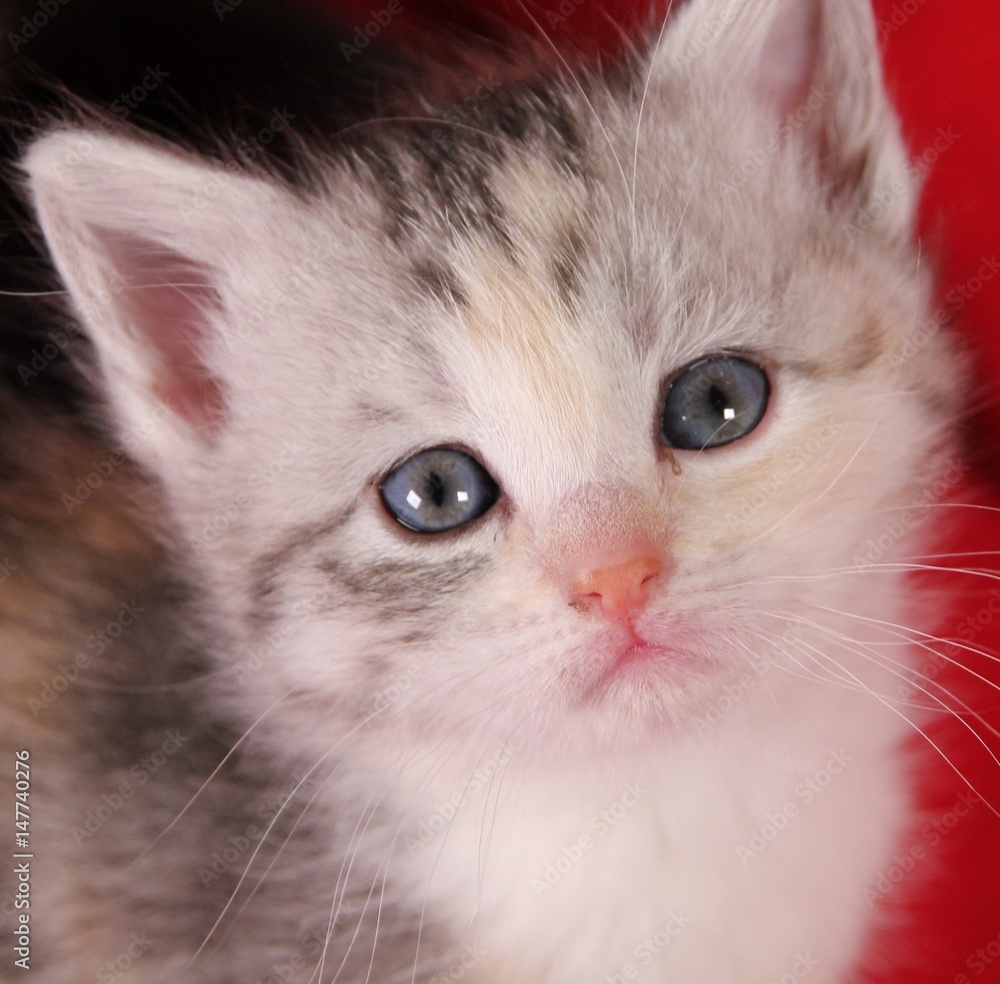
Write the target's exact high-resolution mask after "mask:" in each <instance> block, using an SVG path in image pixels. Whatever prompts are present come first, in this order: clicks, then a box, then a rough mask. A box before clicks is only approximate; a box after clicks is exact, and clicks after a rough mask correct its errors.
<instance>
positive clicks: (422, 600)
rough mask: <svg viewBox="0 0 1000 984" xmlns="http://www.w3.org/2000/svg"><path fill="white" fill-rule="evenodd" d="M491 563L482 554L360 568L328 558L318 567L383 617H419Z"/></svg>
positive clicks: (340, 559)
mask: <svg viewBox="0 0 1000 984" xmlns="http://www.w3.org/2000/svg"><path fill="white" fill-rule="evenodd" d="M488 564H489V559H488V558H487V557H485V556H483V555H482V554H476V553H465V554H460V555H459V556H457V557H453V558H449V559H448V560H443V561H424V562H421V561H413V562H411V561H398V560H393V561H381V562H378V563H375V564H368V565H363V566H362V565H357V564H354V563H351V561H350V560H348V559H345V558H340V557H326V558H324V559H323V560H322V561H320V563H319V565H318V567H319V570H321V571H322V572H323V574H325V575H326V576H327V577H329V578H331V579H332V580H333V581H335V582H336V583H337V585H338V586H340V587H342V588H345V589H346V590H347V591H349V592H350V593H351V594H353V595H355V596H356V597H358V598H359V599H363V600H364V601H366V602H368V603H369V604H373V605H377V606H378V608H379V612H380V614H386V613H392V614H397V615H409V614H416V613H417V612H423V611H426V609H427V608H428V606H430V605H433V604H435V603H436V602H438V601H439V600H440V599H441V598H442V597H445V596H447V595H451V594H454V593H456V592H458V591H460V590H461V589H463V588H464V587H466V586H467V585H468V584H469V583H470V581H472V580H473V579H475V578H477V577H478V576H479V575H481V574H482V573H483V572H484V571H485V569H486V568H487V566H488Z"/></svg>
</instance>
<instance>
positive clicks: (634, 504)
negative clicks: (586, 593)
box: [549, 483, 667, 572]
mask: <svg viewBox="0 0 1000 984" xmlns="http://www.w3.org/2000/svg"><path fill="white" fill-rule="evenodd" d="M556 513H557V515H556V516H555V517H554V519H553V522H552V524H551V527H550V543H549V555H550V557H551V559H552V561H554V562H555V563H556V564H557V565H558V566H559V567H560V568H561V570H562V571H563V572H565V571H566V568H567V566H571V567H573V568H576V569H580V570H582V569H590V568H596V567H607V566H613V565H615V564H617V563H621V562H624V561H626V560H628V559H629V557H630V556H632V555H633V554H634V553H635V550H636V546H637V545H639V544H641V545H645V546H646V547H647V548H648V549H649V550H653V551H655V550H662V549H663V548H664V547H665V544H666V539H667V528H666V518H665V515H664V512H663V510H662V509H661V508H660V507H659V503H658V501H657V499H656V497H655V495H654V494H653V493H652V492H650V491H643V490H641V489H639V488H638V487H636V486H633V485H626V484H622V483H613V484H612V483H588V484H586V485H582V486H579V487H578V488H577V489H575V490H574V491H573V492H572V493H570V494H569V495H567V496H566V497H565V499H564V500H563V501H562V502H561V503H560V504H559V506H558V507H557V510H556Z"/></svg>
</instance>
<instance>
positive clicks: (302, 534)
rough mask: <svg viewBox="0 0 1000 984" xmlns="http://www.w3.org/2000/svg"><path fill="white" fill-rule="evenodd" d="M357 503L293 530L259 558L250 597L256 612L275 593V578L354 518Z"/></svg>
mask: <svg viewBox="0 0 1000 984" xmlns="http://www.w3.org/2000/svg"><path fill="white" fill-rule="evenodd" d="M356 508H357V503H356V502H352V503H351V504H350V505H349V506H348V507H347V508H346V509H342V510H341V511H340V512H337V513H334V514H333V515H332V516H327V517H325V518H324V519H321V520H319V521H318V522H315V523H304V524H302V525H301V526H296V527H294V528H293V529H292V530H290V531H289V532H288V533H286V534H285V536H283V537H282V539H281V540H280V542H279V543H278V544H277V545H276V546H274V547H272V548H271V549H270V550H268V551H267V552H266V553H264V554H262V555H261V556H260V557H259V558H258V560H257V561H256V562H255V563H254V564H253V575H252V588H251V593H252V597H253V600H254V602H255V608H257V609H258V610H259V611H263V610H266V609H267V608H268V607H269V606H268V604H267V602H268V600H269V598H270V596H271V594H272V592H273V591H274V586H275V578H276V575H277V574H278V573H279V572H280V571H282V570H283V569H284V568H285V567H287V566H288V565H289V563H291V561H292V559H293V558H294V557H295V556H296V554H298V553H299V552H300V551H302V550H305V549H307V548H308V547H311V546H313V545H314V544H315V542H316V541H317V540H318V539H321V538H323V537H327V536H329V535H330V534H331V533H333V532H335V531H336V530H338V529H340V527H341V526H343V525H344V524H345V523H346V522H347V521H348V520H349V519H350V518H351V516H352V515H353V514H354V510H355V509H356Z"/></svg>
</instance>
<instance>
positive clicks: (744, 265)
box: [27, 3, 952, 754]
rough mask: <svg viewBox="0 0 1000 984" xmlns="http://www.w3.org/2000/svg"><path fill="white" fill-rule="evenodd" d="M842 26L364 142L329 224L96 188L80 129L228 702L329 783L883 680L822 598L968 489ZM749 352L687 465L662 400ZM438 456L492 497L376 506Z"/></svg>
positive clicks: (100, 311)
mask: <svg viewBox="0 0 1000 984" xmlns="http://www.w3.org/2000/svg"><path fill="white" fill-rule="evenodd" d="M806 8H810V9H811V10H812V12H811V13H810V12H809V10H807V9H806ZM845 11H846V5H845V7H843V8H838V9H837V10H836V11H835V10H834V9H833V4H829V5H828V6H827V7H824V9H823V12H822V14H821V15H820V14H817V13H816V11H815V9H814V8H813V5H809V4H804V3H803V4H793V3H788V4H779V3H775V4H773V5H771V8H769V12H765V13H763V14H762V19H761V22H760V24H761V25H763V26H759V27H758V29H757V30H756V32H752V33H751V34H747V33H746V32H745V31H743V33H739V31H738V30H737V29H738V28H740V29H745V28H746V27H747V25H746V24H742V21H741V17H737V20H736V22H735V26H734V27H733V28H732V29H727V30H724V31H722V32H721V34H719V35H718V36H716V37H714V39H713V41H712V43H711V44H710V45H708V46H707V48H706V50H704V51H702V50H700V49H699V48H698V45H696V44H695V43H694V42H695V41H696V40H697V38H698V37H700V36H701V35H700V34H699V29H700V28H702V27H704V24H705V23H706V19H708V20H711V18H712V17H713V16H715V15H717V14H718V13H719V11H718V10H717V9H716V8H715V7H714V6H713V5H712V4H710V3H703V4H692V5H691V7H690V8H689V9H686V11H685V12H684V13H683V14H682V15H680V16H679V17H678V18H677V20H676V23H674V24H670V25H668V27H667V30H666V31H665V32H664V37H663V39H662V41H661V43H660V44H659V46H658V48H657V50H656V51H655V52H654V53H653V54H652V55H651V56H650V58H649V59H647V60H645V61H644V62H643V63H642V64H641V65H639V66H638V67H637V68H636V69H635V71H634V75H633V76H632V77H631V78H630V79H629V80H627V81H624V82H623V81H622V79H621V78H618V79H617V80H615V81H614V82H613V83H610V82H609V83H605V82H604V81H602V80H600V79H597V78H594V79H588V80H586V81H584V82H582V83H580V82H577V81H576V80H574V79H569V78H567V79H566V80H564V81H563V82H562V83H560V84H557V85H555V86H553V87H551V90H547V93H546V98H545V100H541V99H540V98H539V95H538V90H537V89H535V88H532V87H531V86H529V85H524V84H519V83H511V84H509V85H507V86H505V87H503V88H502V89H501V90H499V91H497V92H496V93H494V94H493V96H492V98H491V100H490V101H489V102H488V103H483V105H482V106H481V108H480V110H479V113H478V115H477V117H476V118H475V120H474V124H475V125H470V126H467V127H454V128H446V129H444V130H443V131H440V130H437V131H434V133H433V134H431V135H428V133H427V130H426V128H423V127H420V126H407V125H399V126H394V125H384V126H381V127H378V126H376V127H372V128H371V130H372V133H371V134H366V135H365V136H364V137H363V139H362V140H361V141H359V142H354V141H352V142H350V143H346V144H345V146H344V147H343V148H341V151H340V156H339V157H334V158H331V159H330V160H328V161H326V163H325V164H324V165H323V168H324V169H325V170H324V177H323V181H322V188H320V189H318V190H317V189H314V190H311V191H309V192H306V193H299V194H293V193H292V192H290V191H288V190H285V189H284V188H282V187H280V186H279V185H277V184H276V183H274V182H268V181H266V180H264V179H262V178H259V177H252V176H247V175H242V174H238V173H235V172H233V171H229V170H223V169H212V168H210V167H209V166H207V165H205V164H203V163H200V162H196V161H192V160H188V159H186V158H183V157H181V156H179V155H176V154H173V153H171V152H168V151H165V150H160V149H155V148H150V147H146V146H141V145H136V144H130V143H126V142H123V141H120V140H114V139H111V138H106V137H105V138H98V137H91V138H90V139H91V140H92V141H93V143H94V149H93V150H92V151H91V152H90V153H89V155H88V156H87V157H86V159H85V160H84V161H83V162H82V163H79V164H76V165H74V166H72V167H68V166H65V163H64V162H65V160H66V159H67V155H68V153H69V150H70V147H71V141H73V140H79V139H80V136H79V134H77V135H75V136H74V135H72V134H67V133H57V134H54V135H51V136H49V137H48V138H45V139H43V140H42V141H40V142H39V143H38V144H37V145H36V146H35V148H34V149H33V151H32V153H31V155H30V156H29V159H28V163H27V168H28V171H29V174H30V176H31V180H32V189H33V194H34V195H35V199H36V201H37V203H38V207H39V212H40V215H41V219H42V223H43V226H44V227H45V230H46V233H47V235H48V237H49V240H50V243H51V244H52V247H53V252H54V254H55V257H56V260H57V263H58V264H59V266H60V269H61V271H62V273H63V275H64V277H65V279H66V281H67V283H68V284H69V286H70V288H71V290H72V291H73V292H74V295H75V298H76V302H77V304H78V305H79V306H80V307H81V309H82V310H83V311H84V313H85V314H88V317H89V320H90V322H91V324H92V326H93V330H94V334H95V338H96V341H97V343H98V355H99V359H100V362H101V367H102V370H103V372H104V373H105V374H106V376H107V378H108V380H109V382H108V387H109V391H110V396H111V400H112V404H113V406H114V407H115V408H116V410H117V412H118V414H119V416H120V419H121V420H122V422H123V427H124V428H125V429H128V427H129V426H131V427H135V426H136V424H137V422H139V421H142V420H144V419H147V418H150V417H152V416H153V415H154V414H155V413H156V410H157V408H158V407H159V406H160V405H161V404H162V402H163V401H166V402H168V403H171V404H172V406H173V407H174V412H173V413H172V414H171V415H170V416H169V417H168V418H167V419H166V420H164V421H162V423H161V424H159V425H157V426H156V428H154V432H153V434H152V435H151V437H150V439H149V440H148V442H144V443H143V444H142V446H141V449H140V451H139V452H138V453H139V454H140V456H141V457H142V459H143V461H144V463H145V464H146V465H147V466H148V467H149V468H150V469H151V470H152V471H154V472H155V473H156V474H157V475H158V476H159V478H160V480H161V481H162V483H163V485H164V487H165V489H166V492H167V495H168V499H169V502H170V504H171V507H172V509H173V511H174V513H175V520H176V523H177V526H178V528H179V529H180V530H181V533H182V537H183V539H184V541H185V544H186V549H187V551H188V553H189V554H190V556H191V562H192V564H193V565H194V567H195V569H196V571H197V572H198V576H199V577H200V578H201V579H202V582H203V583H204V585H205V589H206V599H207V605H206V608H207V610H208V612H209V616H208V617H209V618H210V619H211V620H212V621H213V622H214V624H215V625H216V626H217V628H218V631H219V632H220V634H221V635H222V637H223V638H224V639H225V646H224V649H225V651H226V652H227V653H228V659H229V660H230V664H229V668H230V669H231V672H232V678H231V680H229V685H230V690H231V693H232V694H233V695H234V697H235V699H237V700H243V701H245V702H246V705H247V706H249V707H255V708H257V710H258V712H259V711H260V710H262V709H263V708H265V707H267V706H269V705H271V704H273V703H274V702H275V701H278V700H282V701H283V704H282V716H281V723H280V727H282V728H286V729H289V730H290V731H291V732H292V733H293V735H294V737H295V739H296V741H297V742H298V743H299V744H300V745H305V746H315V747H316V748H318V749H327V748H329V747H330V744H331V740H332V739H334V738H336V737H338V736H339V735H341V734H343V733H346V732H349V731H352V730H353V729H355V728H356V727H357V726H358V725H359V724H361V723H362V722H364V723H365V733H366V734H371V735H377V736H380V738H381V739H385V738H388V739H390V740H393V741H395V740H397V739H398V738H399V737H400V736H406V737H407V738H412V737H413V736H414V735H415V734H420V735H422V736H423V738H424V739H425V740H428V741H430V742H432V743H433V742H436V741H442V740H444V741H466V740H472V741H473V743H474V744H476V745H477V747H480V746H482V744H483V741H487V740H488V741H489V742H490V747H492V745H493V744H495V742H496V741H497V740H505V739H507V738H510V737H512V736H517V737H518V738H519V739H522V740H524V739H526V744H527V745H529V746H530V747H532V748H535V749H538V750H539V751H540V752H546V753H547V752H548V751H550V750H551V749H553V748H561V747H565V746H569V747H573V748H575V749H600V750H608V749H613V748H617V747H621V745H622V744H623V743H624V744H631V743H636V742H638V743H643V742H647V741H650V740H656V741H662V733H663V731H664V729H668V730H670V731H682V730H684V729H686V728H689V727H690V726H691V722H692V721H693V720H694V719H695V718H696V717H697V716H698V715H699V714H700V713H702V712H703V711H704V709H705V708H707V707H709V706H711V705H712V703H713V702H714V701H715V700H717V697H718V694H719V693H720V692H721V691H722V688H723V687H724V686H725V684H726V683H727V682H729V681H731V680H732V679H733V678H734V677H736V676H739V675H740V674H742V673H745V672H746V671H747V669H748V668H749V667H751V666H753V665H754V657H755V655H756V654H760V653H761V652H762V651H763V652H766V653H767V656H766V658H767V659H768V660H769V661H772V662H774V663H776V664H778V665H781V666H783V668H784V669H786V670H788V671H789V672H788V674H787V675H785V676H782V677H781V679H779V680H777V682H776V683H775V687H776V688H777V689H778V691H779V692H780V691H781V689H782V688H783V686H785V685H791V684H792V683H794V680H795V678H794V676H793V674H798V675H799V676H802V675H805V676H807V677H810V676H813V677H819V678H820V679H821V680H828V679H830V678H831V677H834V676H837V674H838V673H841V672H842V673H846V674H847V675H849V676H850V677H851V678H853V679H855V680H857V681H858V682H864V683H867V684H868V685H871V686H873V687H874V688H875V689H878V688H879V687H880V686H881V687H883V688H884V687H885V686H886V683H885V680H880V679H879V675H878V673H876V671H875V669H874V668H873V664H872V662H871V660H870V659H867V658H866V656H865V654H864V653H863V652H860V651H858V648H859V647H858V646H857V645H856V644H855V645H854V646H853V648H852V647H851V646H850V645H847V644H844V645H841V644H840V643H839V642H838V641H837V635H836V629H835V627H834V626H835V624H836V620H835V619H832V616H831V612H837V611H843V610H847V611H850V612H851V613H853V614H855V615H857V616H859V617H864V616H866V615H869V616H872V615H875V614H877V613H878V611H880V610H881V608H880V606H882V605H883V604H884V602H885V598H884V597H882V596H880V595H879V592H880V582H879V581H877V580H874V581H873V580H872V579H871V578H869V579H867V580H866V579H864V578H860V577H859V576H857V575H854V576H852V574H850V573H848V574H845V575H842V576H839V577H833V576H831V574H832V572H835V571H838V570H841V569H844V568H850V567H851V566H852V564H853V561H852V558H853V557H854V556H855V555H856V554H857V552H858V549H859V546H860V545H862V544H864V543H865V542H866V540H867V539H868V538H869V537H870V536H872V535H873V534H874V533H877V531H878V530H879V529H880V527H881V522H882V521H883V517H882V516H881V515H880V514H879V512H878V510H880V509H885V508H887V507H893V506H900V505H903V504H905V503H906V502H908V501H909V500H910V498H912V496H913V495H915V494H916V492H917V491H918V490H919V488H920V487H921V485H922V484H923V483H924V482H925V481H926V480H927V479H928V478H929V476H930V475H932V474H933V473H934V471H935V470H936V469H937V468H938V467H939V464H940V455H941V451H940V449H941V447H942V442H943V439H944V435H945V433H946V427H947V420H946V416H947V407H948V406H949V405H950V401H951V398H952V396H951V389H950V386H951V384H950V383H949V382H948V381H947V380H948V377H949V375H950V373H949V372H945V371H942V368H941V367H942V366H945V365H950V359H951V357H950V355H949V354H948V352H947V350H946V348H945V344H944V342H943V341H941V340H939V339H933V340H931V342H930V343H928V344H927V345H925V346H923V347H922V348H919V349H913V348H911V347H910V346H909V339H910V335H911V333H912V331H913V329H914V327H915V326H916V324H917V323H918V322H919V319H920V316H921V312H922V306H923V304H924V301H925V296H926V291H925V287H924V285H923V283H922V280H921V279H920V277H919V275H918V270H917V264H916V262H915V259H914V257H913V255H912V253H911V252H910V250H909V248H908V247H907V245H906V233H907V230H908V225H909V221H910V211H911V207H912V202H911V193H910V190H909V185H908V181H907V179H906V174H905V169H904V166H903V164H902V161H903V155H902V150H901V148H900V146H899V143H898V140H897V137H896V135H895V128H894V125H893V123H892V120H891V116H890V115H889V111H888V109H887V107H886V106H885V104H884V101H883V99H882V96H881V94H880V92H879V91H878V89H877V87H873V86H872V85H871V84H870V83H871V79H872V77H875V78H877V68H876V67H875V61H874V57H875V56H874V47H873V43H872V38H871V29H870V23H869V22H868V20H866V19H865V18H864V17H862V16H860V15H859V13H858V11H857V10H855V11H852V12H849V15H848V13H845ZM747 16H748V15H747ZM789 17H790V18H791V24H790V26H789V23H788V18H789ZM869 20H870V18H869ZM717 22H718V23H723V24H725V23H728V21H727V20H722V21H717ZM767 25H770V27H768V26H767ZM845 38H846V39H848V40H849V41H852V42H855V43H854V44H853V45H852V44H846V45H845V44H844V43H843V42H844V39H845ZM692 52H693V54H692ZM838 58H839V59H840V60H839V61H838ZM760 65H763V66H766V67H765V68H764V69H761V68H759V67H758V66H760ZM623 91H624V94H623ZM858 93H861V94H862V95H861V96H859V95H858ZM810 96H813V97H814V102H815V103H816V106H815V109H810V110H809V112H808V113H806V114H805V116H804V119H803V121H802V122H801V123H789V120H790V119H792V120H797V119H798V116H792V117H790V116H789V115H788V114H789V113H792V112H797V111H798V110H799V108H800V107H802V106H806V107H807V108H808V106H809V105H810V104H809V102H808V99H809V98H810ZM855 117H857V118H855ZM748 162H749V164H748ZM897 186H898V188H899V189H900V190H897V191H895V192H893V191H892V189H893V188H896V187H897ZM216 187H217V188H218V191H217V192H215V193H213V194H211V195H210V194H209V193H208V190H207V189H214V188H216ZM885 196H888V197H887V198H885ZM883 199H885V200H884V201H883ZM878 202H882V204H881V205H880V206H879V208H878V209H877V210H876V209H875V207H874V206H875V204H876V203H878ZM115 278H117V280H116V279H115ZM176 283H181V284H184V285H185V286H184V287H182V288H181V289H179V290H178V289H176V288H174V287H172V286H171V285H172V284H176ZM115 284H117V285H118V286H117V288H116V286H115ZM177 325H181V326H183V330H181V331H178V330H177ZM721 356H730V357H734V358H739V359H741V360H745V361H746V362H747V363H749V364H751V365H753V366H759V367H760V368H761V369H762V370H763V371H764V373H765V374H766V378H767V385H768V388H769V396H768V399H767V405H766V410H765V411H764V413H763V416H762V418H761V420H760V422H759V424H757V426H755V427H753V428H752V429H750V430H749V431H748V433H747V434H746V435H745V436H741V437H740V438H739V439H738V440H734V441H732V442H731V443H727V444H724V445H722V446H719V447H712V448H707V449H705V450H700V449H676V448H670V447H668V446H667V444H666V443H665V442H664V440H663V437H662V430H663V420H662V417H663V413H664V406H665V401H666V399H667V395H668V392H669V387H670V385H671V382H672V381H674V380H676V379H677V378H678V375H679V374H680V373H682V372H683V371H684V370H685V369H686V368H687V367H689V366H691V365H693V364H695V363H697V362H699V360H704V359H706V358H710V357H721ZM943 408H944V409H943ZM435 448H447V449H453V450H458V451H462V452H464V453H466V454H468V455H470V456H472V457H473V458H474V459H475V460H476V461H477V462H479V463H480V465H481V466H482V467H483V469H485V471H486V472H487V473H488V475H489V476H491V477H492V480H493V481H494V482H495V483H496V485H497V487H498V489H499V497H498V498H497V501H496V502H495V504H493V505H492V506H491V507H489V508H488V509H486V510H485V511H484V512H483V514H482V515H481V516H480V517H478V518H477V519H475V520H474V521H472V522H470V523H468V524H467V525H461V526H457V527H455V528H452V529H449V530H447V531H444V532H441V533H432V534H427V533H419V532H414V531H413V530H410V529H407V528H405V527H404V526H403V525H401V524H400V523H399V522H397V521H396V520H395V519H394V518H393V517H392V516H391V515H389V514H388V512H387V510H386V508H385V503H384V500H383V497H382V496H380V493H379V486H380V485H381V484H382V483H383V482H384V480H385V478H386V476H387V475H389V474H390V473H391V472H392V471H393V469H395V468H397V467H398V466H399V465H400V464H401V463H403V462H406V461H407V460H409V459H410V458H412V456H414V455H415V454H417V453H418V452H422V451H425V450H427V449H435ZM609 571H610V572H612V573H610V574H609V573H608V572H609ZM636 571H638V572H639V573H638V574H637V573H636ZM623 572H624V573H623ZM622 578H625V581H627V583H626V584H625V586H624V587H622V583H623V582H622ZM630 578H631V580H629V579H630ZM622 598H624V599H625V601H622V602H621V604H618V602H617V601H614V599H618V600H619V601H620V600H621V599H622ZM855 638H856V639H858V638H861V639H863V638H864V634H863V630H858V633H857V634H856V636H855ZM819 646H822V647H823V648H824V650H825V652H826V654H827V655H826V656H825V657H822V658H821V657H819V656H818V655H817V647H819ZM840 668H842V669H840ZM880 672H882V671H880ZM776 679H777V677H772V678H771V681H772V682H773V681H774V680H776ZM477 754H478V753H477Z"/></svg>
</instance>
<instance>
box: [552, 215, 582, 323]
mask: <svg viewBox="0 0 1000 984" xmlns="http://www.w3.org/2000/svg"><path fill="white" fill-rule="evenodd" d="M586 250H587V244H586V242H585V240H584V238H583V234H582V233H581V232H580V230H579V229H577V228H575V227H573V226H565V227H563V228H561V229H559V230H558V232H557V233H556V237H555V242H554V243H553V246H552V261H551V269H552V279H553V281H554V282H555V285H556V289H557V290H558V291H559V297H560V298H561V300H562V302H563V304H565V305H566V306H567V307H573V306H574V304H575V302H576V298H577V295H578V294H579V291H580V283H581V277H582V271H581V268H582V266H583V262H584V259H585V256H586Z"/></svg>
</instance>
